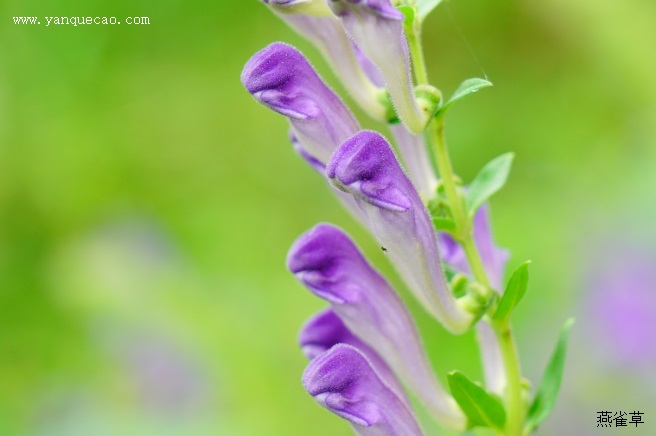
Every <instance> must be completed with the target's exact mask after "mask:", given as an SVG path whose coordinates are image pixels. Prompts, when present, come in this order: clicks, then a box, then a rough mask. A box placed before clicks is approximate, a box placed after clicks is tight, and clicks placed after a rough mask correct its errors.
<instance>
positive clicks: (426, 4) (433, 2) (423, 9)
mask: <svg viewBox="0 0 656 436" xmlns="http://www.w3.org/2000/svg"><path fill="white" fill-rule="evenodd" d="M416 3H417V14H418V15H419V20H421V21H423V20H424V18H426V15H428V14H430V13H431V11H432V10H433V9H435V8H436V7H437V5H439V4H440V3H442V0H417V2H416Z"/></svg>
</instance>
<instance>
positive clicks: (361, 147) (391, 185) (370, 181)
mask: <svg viewBox="0 0 656 436" xmlns="http://www.w3.org/2000/svg"><path fill="white" fill-rule="evenodd" d="M393 168H399V172H398V173H397V172H395V171H394V170H393ZM326 175H327V176H328V178H329V179H331V182H332V183H333V184H335V185H336V186H337V187H338V188H339V189H342V190H346V191H350V192H352V193H353V194H354V195H356V196H358V197H359V198H361V199H362V200H364V201H366V202H368V203H371V204H373V205H374V206H378V207H381V208H383V209H387V210H390V211H394V212H405V211H407V210H408V209H410V208H411V207H412V201H411V199H410V198H409V196H408V195H407V194H406V193H405V192H403V190H402V189H401V188H402V187H404V185H406V183H399V180H398V179H400V178H402V179H405V178H406V177H405V175H404V174H403V171H401V170H400V167H399V166H398V162H397V159H396V156H395V155H394V152H393V151H392V149H391V148H390V146H389V144H388V143H387V141H386V140H385V138H383V137H382V136H381V135H380V134H379V133H377V132H374V131H367V130H364V131H361V132H358V133H356V134H355V135H354V136H353V137H351V138H349V139H348V140H346V141H345V142H344V143H343V144H342V145H341V146H340V147H339V148H338V149H337V151H335V153H334V154H333V156H332V157H331V159H330V161H329V162H328V165H327V166H326Z"/></svg>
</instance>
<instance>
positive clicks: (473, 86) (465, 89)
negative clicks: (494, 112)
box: [435, 78, 492, 117]
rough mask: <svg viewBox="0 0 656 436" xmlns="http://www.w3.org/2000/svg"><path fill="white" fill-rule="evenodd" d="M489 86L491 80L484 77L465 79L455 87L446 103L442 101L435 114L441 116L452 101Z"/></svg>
mask: <svg viewBox="0 0 656 436" xmlns="http://www.w3.org/2000/svg"><path fill="white" fill-rule="evenodd" d="M490 86H492V82H490V81H488V80H485V79H478V78H474V79H467V80H465V81H464V82H462V83H461V84H460V86H458V89H456V91H455V92H454V93H453V95H452V96H451V98H450V99H449V100H448V101H447V102H446V103H444V105H443V106H442V107H441V108H440V110H439V111H437V115H435V116H436V117H441V116H443V115H444V114H445V113H446V111H447V110H448V109H449V108H450V107H451V105H452V104H453V103H455V102H457V101H458V100H461V99H463V98H465V97H467V96H468V95H470V94H473V93H475V92H478V91H479V90H481V89H483V88H488V87H490Z"/></svg>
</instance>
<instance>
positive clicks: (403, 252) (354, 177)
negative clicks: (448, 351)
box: [326, 131, 482, 334]
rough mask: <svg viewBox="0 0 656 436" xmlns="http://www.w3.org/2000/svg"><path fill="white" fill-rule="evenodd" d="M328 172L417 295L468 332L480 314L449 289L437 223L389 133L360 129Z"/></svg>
mask: <svg viewBox="0 0 656 436" xmlns="http://www.w3.org/2000/svg"><path fill="white" fill-rule="evenodd" d="M326 174H327V176H328V177H329V178H330V179H331V181H332V182H333V184H334V185H335V186H337V187H338V188H339V189H341V190H343V191H345V192H349V193H351V194H352V195H353V196H354V198H355V199H356V202H357V204H358V206H359V207H360V208H361V210H362V212H363V215H365V217H366V222H367V225H368V227H369V229H370V230H371V232H372V233H373V234H374V236H375V237H376V239H377V240H378V242H379V243H380V244H381V245H382V246H383V247H384V248H385V249H386V250H387V255H388V256H389V257H390V259H391V261H392V263H393V264H394V266H395V267H396V269H397V270H398V272H399V274H400V275H401V276H402V277H403V279H404V280H405V282H406V283H407V284H408V286H409V287H410V289H411V290H412V292H413V293H414V295H415V296H416V297H417V299H418V300H419V301H420V302H421V303H422V304H423V305H424V307H425V308H426V309H427V310H428V311H429V312H430V313H431V314H433V315H434V316H435V317H436V318H437V319H438V320H439V321H440V322H441V323H442V325H444V326H445V328H447V329H448V330H449V331H451V332H452V333H456V334H459V333H464V332H465V331H466V330H467V329H468V328H469V327H470V326H471V325H472V323H473V322H474V321H475V319H476V315H478V314H473V313H471V312H469V311H468V310H467V309H466V308H464V307H463V306H462V305H461V304H459V302H458V300H456V298H455V297H454V296H453V294H452V293H451V291H450V290H449V287H448V285H447V283H446V279H445V277H444V271H442V267H441V265H440V257H439V255H438V248H437V240H436V236H435V231H434V229H433V223H432V221H431V220H430V218H429V216H428V212H427V211H426V208H425V206H424V204H423V202H422V200H421V198H420V197H419V194H418V193H417V191H416V190H415V188H414V186H413V185H412V183H411V182H410V180H409V179H408V178H407V177H406V175H405V174H404V173H403V170H402V169H401V167H400V165H399V163H398V161H397V160H396V157H395V156H394V153H393V151H392V149H391V148H390V146H389V144H388V143H387V141H386V140H385V138H383V137H382V136H381V135H380V134H378V133H376V132H371V131H363V132H360V133H358V134H357V135H355V136H354V137H352V138H350V139H349V140H348V141H346V142H344V143H343V144H342V145H341V146H340V147H339V149H338V150H337V151H336V152H335V153H334V154H333V156H332V158H331V159H330V162H329V163H328V165H327V167H326ZM481 309H482V308H481Z"/></svg>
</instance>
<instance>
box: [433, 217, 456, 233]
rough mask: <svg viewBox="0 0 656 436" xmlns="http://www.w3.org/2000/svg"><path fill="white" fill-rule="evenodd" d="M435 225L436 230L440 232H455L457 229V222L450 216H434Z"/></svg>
mask: <svg viewBox="0 0 656 436" xmlns="http://www.w3.org/2000/svg"><path fill="white" fill-rule="evenodd" d="M433 225H434V226H435V230H438V231H440V232H447V233H454V232H455V231H456V223H455V222H454V221H453V220H452V219H450V218H444V217H441V216H434V217H433Z"/></svg>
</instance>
